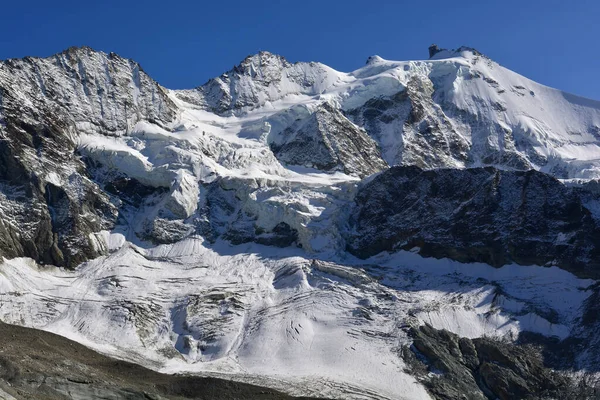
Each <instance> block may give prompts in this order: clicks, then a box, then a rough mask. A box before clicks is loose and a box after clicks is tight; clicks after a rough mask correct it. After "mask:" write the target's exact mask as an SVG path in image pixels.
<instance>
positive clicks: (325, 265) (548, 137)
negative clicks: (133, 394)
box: [0, 47, 600, 399]
mask: <svg viewBox="0 0 600 400" xmlns="http://www.w3.org/2000/svg"><path fill="white" fill-rule="evenodd" d="M16 121H25V122H23V123H21V122H16ZM46 127H49V128H46ZM48 132H49V133H48ZM28 135H29V136H31V138H32V139H31V140H29V141H28V142H27V141H25V139H23V141H24V142H25V143H21V142H19V140H21V139H19V140H17V138H24V137H29V136H28ZM38 136H39V138H38ZM57 138H59V139H60V140H59V139H57ZM0 141H2V142H3V146H6V148H7V149H8V150H4V147H0V150H2V151H4V154H8V155H7V156H1V157H0V162H2V163H3V165H6V166H7V169H6V171H7V172H6V173H5V174H3V173H0V216H2V220H3V221H2V222H0V245H2V246H0V255H2V256H3V261H2V263H1V264H0V298H1V301H0V319H1V320H2V321H3V322H6V323H11V324H17V325H22V326H27V327H33V328H38V329H43V330H46V331H49V332H53V333H57V334H60V335H62V336H65V337H67V338H70V339H73V340H75V341H77V342H80V343H82V344H84V345H86V346H88V347H90V348H92V349H95V350H97V351H99V352H101V353H104V354H107V355H110V356H113V357H116V358H119V359H124V360H128V361H132V362H135V363H138V364H141V365H144V366H147V367H149V368H152V369H154V370H157V371H161V372H165V373H197V374H203V375H206V376H218V377H226V378H227V379H234V380H239V381H243V382H251V383H258V384H262V385H264V386H269V387H273V388H276V389H279V390H282V391H285V392H287V393H290V394H293V395H303V396H317V397H328V398H355V399H367V398H377V399H379V398H389V399H398V398H406V399H429V398H432V397H433V398H435V396H432V392H431V391H428V390H427V388H426V387H425V386H424V385H423V383H422V381H421V380H420V379H419V378H418V377H417V376H416V375H415V374H414V373H412V372H411V371H410V366H409V365H408V364H407V363H406V360H405V358H403V356H402V355H401V353H402V348H407V347H410V346H411V343H412V342H413V338H412V337H411V336H410V335H409V334H408V331H409V328H410V327H418V326H424V325H428V326H431V327H432V328H434V329H438V330H447V331H449V332H451V333H454V334H456V335H458V336H459V337H461V338H468V339H475V338H484V337H485V338H491V339H494V340H498V341H508V342H511V343H512V342H514V343H516V342H517V341H518V340H519V338H520V337H521V335H522V334H523V333H524V332H530V333H535V334H538V335H541V336H542V337H546V338H550V339H552V340H558V341H568V340H570V338H580V339H582V340H590V341H592V342H593V341H594V339H593V338H591V339H590V336H589V335H590V334H589V331H588V330H586V329H584V328H582V327H583V323H582V321H583V320H584V319H585V316H586V315H587V314H586V313H587V312H588V309H589V307H590V306H589V304H590V299H594V296H595V293H596V292H597V288H596V279H597V276H595V275H593V273H590V274H588V275H585V276H584V275H583V274H578V273H577V270H573V269H569V268H563V266H562V265H559V262H558V261H556V260H555V261H554V262H549V263H544V264H541V265H520V264H518V263H516V262H513V261H514V260H512V259H507V260H508V261H507V262H503V263H502V265H495V266H494V267H492V266H490V265H488V264H485V263H482V262H477V261H474V262H459V261H456V260H453V259H451V258H452V257H437V258H436V257H424V256H423V255H422V254H420V250H421V249H420V247H424V246H425V245H426V244H427V243H424V244H423V245H421V246H420V247H419V246H416V247H414V248H404V247H399V246H398V245H394V246H391V247H392V248H393V249H392V250H391V251H384V252H380V253H378V254H375V255H371V254H369V255H368V258H364V259H361V258H358V257H357V256H356V255H353V254H351V253H350V252H349V251H348V242H349V240H350V239H349V237H350V236H351V235H352V234H355V233H356V232H352V227H351V226H350V223H349V220H350V218H351V215H352V213H353V210H355V209H356V207H357V206H356V197H357V194H358V193H359V192H360V190H362V189H363V188H364V187H365V186H366V185H368V184H369V182H374V181H375V180H376V179H377V178H378V176H380V175H381V174H382V173H384V171H386V170H389V168H390V167H398V168H401V167H410V166H412V167H418V168H420V169H422V170H431V171H437V170H441V169H459V170H468V169H473V168H482V167H491V168H494V169H497V170H502V171H508V172H522V171H529V170H533V171H539V173H541V174H545V175H549V176H551V177H552V178H553V179H557V180H558V181H560V182H561V183H560V184H561V185H565V186H566V187H569V188H573V190H574V193H576V194H574V195H573V196H581V198H582V200H581V201H579V202H578V203H577V205H578V207H580V208H581V209H582V210H583V211H581V212H582V213H583V214H582V215H583V216H582V217H581V218H584V219H585V224H586V225H582V226H585V227H586V228H585V229H590V230H589V232H592V228H587V227H589V226H594V227H596V226H597V223H598V221H599V220H600V217H599V214H598V211H597V210H598V209H600V207H598V206H597V205H598V204H600V203H599V200H598V193H600V191H596V192H595V191H594V189H593V188H594V187H595V186H594V185H597V184H598V181H599V180H600V102H598V101H594V100H589V99H584V98H580V97H577V96H575V95H571V94H568V93H564V92H561V91H559V90H556V89H552V88H549V87H546V86H543V85H541V84H538V83H536V82H533V81H531V80H529V79H527V78H525V77H523V76H520V75H518V74H517V73H515V72H512V71H510V70H508V69H506V68H504V67H502V66H501V65H499V64H498V63H496V62H494V61H492V60H490V59H489V58H487V57H486V56H484V55H482V54H481V53H479V52H478V51H476V50H474V49H470V48H465V47H463V48H459V49H457V50H448V51H441V52H439V53H437V54H435V55H434V56H433V57H432V58H431V59H428V60H421V61H405V62H399V61H389V60H384V59H382V58H381V57H378V56H373V57H370V58H369V59H368V60H367V63H366V65H364V66H363V67H361V68H359V69H357V70H355V71H352V72H348V73H346V72H339V71H336V70H334V69H332V68H330V67H328V66H325V65H323V64H320V63H316V62H309V63H304V62H300V63H290V62H288V61H287V60H285V58H283V57H281V56H277V55H274V54H271V53H268V52H261V53H259V54H256V55H252V56H249V57H247V58H246V59H244V60H243V61H242V62H241V64H240V65H238V66H236V67H235V68H234V69H233V70H231V71H228V72H226V73H225V74H223V75H221V76H220V77H217V78H214V79H211V80H209V81H208V82H207V83H206V84H204V85H202V86H200V87H198V88H195V89H188V90H169V89H166V88H163V87H162V86H160V85H159V84H158V83H156V82H155V81H153V80H152V79H151V78H150V77H149V76H148V75H147V74H146V73H145V72H144V71H143V69H141V67H140V66H139V64H137V63H135V62H133V61H131V60H127V59H124V58H122V57H120V56H118V55H116V54H114V53H110V54H105V53H102V52H96V51H94V50H92V49H90V48H85V47H84V48H71V49H69V50H66V51H65V52H62V53H59V54H57V55H55V56H53V57H49V58H25V59H22V60H6V61H2V62H0ZM40 143H41V144H40ZM53 143H55V144H53ZM56 143H58V144H56ZM13 154H16V155H15V156H14V157H13ZM2 157H4V158H2ZM14 160H17V161H14ZM9 162H10V163H15V165H19V166H20V167H19V168H20V169H18V170H19V171H21V169H22V170H23V171H26V172H23V173H20V174H18V176H17V174H15V173H14V171H16V170H17V168H16V167H15V168H13V171H12V172H11V171H9V168H8V166H10V165H12V164H10V163H9ZM21 166H22V167H21ZM9 175H13V176H9ZM19 179H20V180H19ZM30 181H31V182H33V183H31V185H33V186H34V187H35V189H32V190H33V193H36V195H35V196H37V197H35V196H33V198H34V200H32V201H33V203H34V207H37V208H39V216H40V217H36V218H34V219H33V220H28V219H27V218H26V217H25V216H24V215H26V213H27V208H28V207H31V205H28V204H26V202H24V200H23V198H24V197H26V196H27V195H24V194H23V193H25V192H26V190H25V189H21V186H23V187H28V186H27V185H29V184H30V183H29V182H30ZM23 182H27V184H24V183H23ZM20 185H21V186H20ZM582 187H583V188H585V190H584V189H581V190H582V192H581V193H582V194H580V192H579V190H580V188H582ZM54 188H59V189H60V190H59V189H54ZM589 188H591V189H589ZM23 190H25V192H23ZM382 190H383V189H382ZM454 190H456V191H460V190H461V188H460V187H456V188H455V189H454ZM515 191H517V189H515ZM569 193H570V192H569ZM515 196H517V195H516V194H515ZM577 198H578V199H579V197H577ZM390 201H393V199H391V200H390ZM579 204H582V205H581V206H580V205H579ZM98 210H101V211H102V212H100V211H98ZM69 218H70V219H69ZM80 220H84V221H92V222H90V223H87V222H86V224H83V225H82V222H81V221H80ZM39 221H47V225H48V226H49V227H50V228H47V227H43V226H42V227H41V228H39V225H40V223H39ZM65 221H66V222H65ZM594 221H595V222H594ZM45 223H46V222H45ZM4 224H6V225H7V226H6V227H4ZM24 224H30V225H31V226H34V227H33V228H31V229H29V228H27V227H25V226H24ZM594 224H596V225H594ZM27 226H29V225H27ZM36 227H37V228H36ZM74 227H75V228H74ZM578 227H579V226H578ZM375 228H377V227H376V226H375ZM28 229H29V230H30V231H32V232H34V231H35V229H39V231H40V232H42V233H44V232H45V231H44V229H46V230H48V229H50V233H49V234H48V235H46V236H44V241H45V242H47V244H46V245H45V246H46V247H44V248H42V246H41V245H40V246H37V247H36V248H35V250H31V245H29V244H28V243H29V242H36V241H37V242H36V243H39V242H42V241H41V240H40V239H39V237H41V236H40V235H42V233H40V234H38V237H37V238H36V237H31V238H29V237H27V234H26V233H20V232H21V231H22V230H23V231H25V230H28ZM578 229H583V228H578ZM594 229H595V228H594ZM375 230H377V229H375ZM3 232H8V233H7V234H6V237H7V238H9V239H6V240H5V239H4V238H3ZM36 232H37V231H36ZM593 232H596V231H593ZM584 233H585V232H584ZM360 234H361V232H358V235H360ZM594 234H595V233H594ZM594 238H595V236H594ZM534 239H535V238H534ZM2 240H5V241H4V242H3V241H2ZM560 240H563V241H567V240H569V238H564V237H563V238H557V239H556V243H553V244H552V246H560ZM19 246H20V247H19ZM7 249H8V250H7ZM82 249H84V250H82ZM13 250H14V251H13ZM44 254H48V255H46V256H44ZM450 254H451V253H450ZM591 254H595V253H591ZM517 261H518V260H517ZM594 265H595V264H594ZM594 343H596V342H594ZM597 357H598V356H597V355H596V353H594V352H587V353H586V352H581V353H577V354H576V355H575V358H576V359H577V362H576V368H577V369H578V370H583V369H586V368H589V367H590V366H597V365H600V364H598V361H599V360H600V358H597ZM574 366H575V364H574ZM571 372H573V371H571ZM433 375H435V374H433Z"/></svg>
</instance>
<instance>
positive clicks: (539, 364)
mask: <svg viewBox="0 0 600 400" xmlns="http://www.w3.org/2000/svg"><path fill="white" fill-rule="evenodd" d="M410 336H411V337H412V338H413V345H412V346H411V347H410V348H404V349H403V351H402V355H403V358H404V360H405V361H406V362H407V364H408V365H410V366H411V367H412V368H413V371H419V370H420V373H418V374H417V376H418V378H419V380H420V381H421V382H423V383H424V384H425V386H426V387H427V388H428V390H429V391H430V393H431V395H432V396H433V397H434V398H436V399H457V400H458V399H469V400H476V399H481V400H484V399H501V400H509V399H567V398H586V399H591V398H596V396H595V395H594V393H595V392H594V389H593V388H591V387H587V386H586V385H584V384H580V383H575V382H573V381H572V380H571V379H569V378H568V377H566V376H565V375H562V374H559V373H557V372H554V371H553V370H551V369H549V368H547V367H546V366H545V365H544V362H543V359H542V356H541V354H540V353H539V351H537V350H536V349H535V348H534V347H533V346H520V345H515V344H512V343H502V342H498V341H494V340H490V339H486V338H479V339H473V340H471V339H467V338H460V337H458V336H457V335H455V334H453V333H450V332H448V331H443V330H436V329H433V328H431V327H430V326H427V325H425V326H421V327H419V328H412V329H411V331H410Z"/></svg>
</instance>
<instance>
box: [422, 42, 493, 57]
mask: <svg viewBox="0 0 600 400" xmlns="http://www.w3.org/2000/svg"><path fill="white" fill-rule="evenodd" d="M473 56H483V54H482V53H481V52H480V51H478V50H477V49H474V48H473V47H469V46H460V47H459V48H458V49H451V50H448V49H443V48H440V47H438V45H437V44H432V45H431V46H429V59H430V60H442V59H445V58H454V57H463V58H471V57H473Z"/></svg>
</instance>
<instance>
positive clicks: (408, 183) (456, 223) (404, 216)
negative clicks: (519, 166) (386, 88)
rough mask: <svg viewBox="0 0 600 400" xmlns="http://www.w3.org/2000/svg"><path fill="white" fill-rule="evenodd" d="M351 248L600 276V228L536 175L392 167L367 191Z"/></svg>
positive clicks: (564, 190)
mask: <svg viewBox="0 0 600 400" xmlns="http://www.w3.org/2000/svg"><path fill="white" fill-rule="evenodd" d="M351 221H352V222H351V226H352V228H353V232H354V233H353V235H352V236H351V238H350V241H349V249H350V251H351V252H353V253H354V254H357V255H359V256H361V257H369V256H371V255H375V254H377V253H379V252H381V251H395V250H399V249H405V250H410V249H413V248H416V249H418V251H419V254H421V255H423V256H427V257H436V258H443V257H448V258H450V259H454V260H458V261H462V262H483V263H486V264H490V265H494V266H502V265H505V264H508V263H517V264H522V265H559V266H561V267H562V268H565V269H568V270H570V271H573V272H574V273H576V274H578V275H580V276H591V277H597V276H598V271H599V268H600V265H599V264H598V263H597V260H598V256H599V254H600V253H599V252H600V249H599V247H598V244H599V243H600V226H599V225H598V222H597V221H596V220H595V219H594V218H593V214H592V213H591V211H590V210H589V209H587V208H586V207H585V206H584V204H583V202H582V199H581V197H580V195H579V194H578V192H577V191H576V190H574V189H571V188H568V187H565V186H564V185H563V184H561V183H560V182H558V181H557V180H555V179H553V178H552V177H549V176H548V175H545V174H543V173H539V172H535V171H527V172H511V171H502V170H496V169H494V168H475V169H466V170H447V169H440V170H430V171H424V170H421V169H419V168H416V167H393V168H390V169H389V170H387V171H385V172H384V173H382V174H380V175H378V176H377V177H376V178H375V179H373V180H372V181H370V182H369V183H367V184H366V185H364V186H363V187H361V188H360V190H359V192H358V194H357V196H356V206H355V210H354V212H353V216H352V219H351Z"/></svg>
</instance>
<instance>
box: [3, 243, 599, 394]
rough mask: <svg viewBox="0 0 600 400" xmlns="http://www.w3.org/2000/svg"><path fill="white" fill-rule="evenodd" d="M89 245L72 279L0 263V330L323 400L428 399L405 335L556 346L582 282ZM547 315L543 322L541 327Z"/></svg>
mask: <svg viewBox="0 0 600 400" xmlns="http://www.w3.org/2000/svg"><path fill="white" fill-rule="evenodd" d="M102 236H103V237H104V240H105V241H106V242H107V243H108V245H109V246H110V248H111V249H112V250H113V252H112V254H111V255H109V256H106V257H102V258H99V259H96V260H93V261H90V262H87V263H85V264H83V265H81V266H80V267H79V268H77V270H75V271H74V272H68V271H65V270H61V269H58V268H54V267H42V266H38V265H36V264H35V263H34V262H32V261H31V260H28V259H13V260H4V262H3V263H2V264H0V300H1V301H0V304H1V307H0V318H1V319H2V320H3V321H5V322H9V323H16V324H20V325H24V326H30V327H35V328H39V329H44V330H48V331H51V332H54V333H58V334H61V335H64V336H66V337H68V338H71V339H73V340H76V341H79V342H81V343H83V344H85V345H87V346H90V347H92V348H94V349H97V350H98V351H101V352H103V353H106V354H109V355H113V356H115V357H119V358H123V359H127V360H131V361H134V362H137V363H140V364H143V365H146V366H148V367H150V368H153V369H156V370H159V371H162V372H169V373H173V372H197V373H202V374H207V375H216V376H226V377H229V378H233V379H239V380H245V381H251V382H255V383H262V384H266V385H269V386H274V387H279V388H281V389H283V390H286V391H288V392H290V393H293V394H304V395H307V394H309V395H310V394H312V395H320V396H330V397H334V398H336V397H337V398H340V397H343V398H390V399H399V398H407V399H426V398H428V395H427V393H426V392H425V390H424V388H423V387H421V386H420V385H419V384H418V383H417V382H415V380H414V378H413V377H411V376H410V375H408V374H406V373H405V372H404V371H403V362H402V359H401V358H400V356H399V354H398V349H399V348H400V346H402V345H404V344H410V339H409V338H407V337H406V334H405V330H403V329H402V328H403V327H405V326H407V325H419V324H423V323H428V324H430V325H432V326H434V327H435V328H439V329H442V328H443V329H447V330H450V331H452V332H455V333H457V334H459V335H461V336H465V337H471V338H474V337H481V336H488V337H498V338H508V339H511V338H515V337H516V335H518V333H519V332H520V331H523V330H529V331H534V332H538V333H541V334H543V335H547V336H555V337H558V338H564V337H566V336H567V335H568V334H569V332H570V329H571V327H572V326H573V323H574V321H575V319H576V318H577V317H578V316H580V309H579V308H580V306H581V305H582V302H583V301H584V300H585V299H586V298H587V296H588V295H589V293H590V292H589V291H588V290H587V289H586V288H587V287H588V286H590V285H591V284H592V283H593V282H592V281H590V280H581V279H578V278H576V277H574V276H573V275H571V274H569V273H568V272H565V271H563V270H560V269H558V268H554V267H552V268H547V267H535V266H531V267H527V266H517V265H509V266H505V267H503V268H499V269H495V268H492V267H490V266H487V265H484V264H461V263H458V262H454V261H450V260H446V259H443V260H435V259H423V258H421V257H420V256H418V255H416V254H413V253H410V252H400V253H398V254H394V255H388V254H381V255H379V256H376V257H374V258H372V259H369V260H366V261H358V260H356V259H354V258H352V257H349V256H347V257H344V258H337V259H335V257H331V258H330V259H329V260H327V259H326V258H323V259H321V260H318V259H316V258H313V257H312V256H311V255H309V254H307V253H306V252H304V251H302V250H300V249H291V248H289V249H276V248H272V247H267V246H261V245H256V244H247V245H240V246H231V245H230V244H228V243H225V242H217V243H216V244H215V245H212V246H211V245H208V244H207V243H206V242H204V241H203V239H201V238H188V239H185V240H183V241H181V242H178V243H176V244H173V245H161V246H157V247H150V248H145V249H144V248H141V247H138V246H135V245H133V244H131V243H128V242H125V241H124V240H123V237H122V236H121V235H118V234H112V235H111V234H109V233H104V234H103V235H102ZM119 246H120V247H119ZM550 312H551V313H553V314H554V316H555V317H554V318H555V319H556V320H553V322H552V323H551V322H549V321H548V320H546V319H545V318H544V317H543V316H542V315H545V314H549V313H550Z"/></svg>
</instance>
